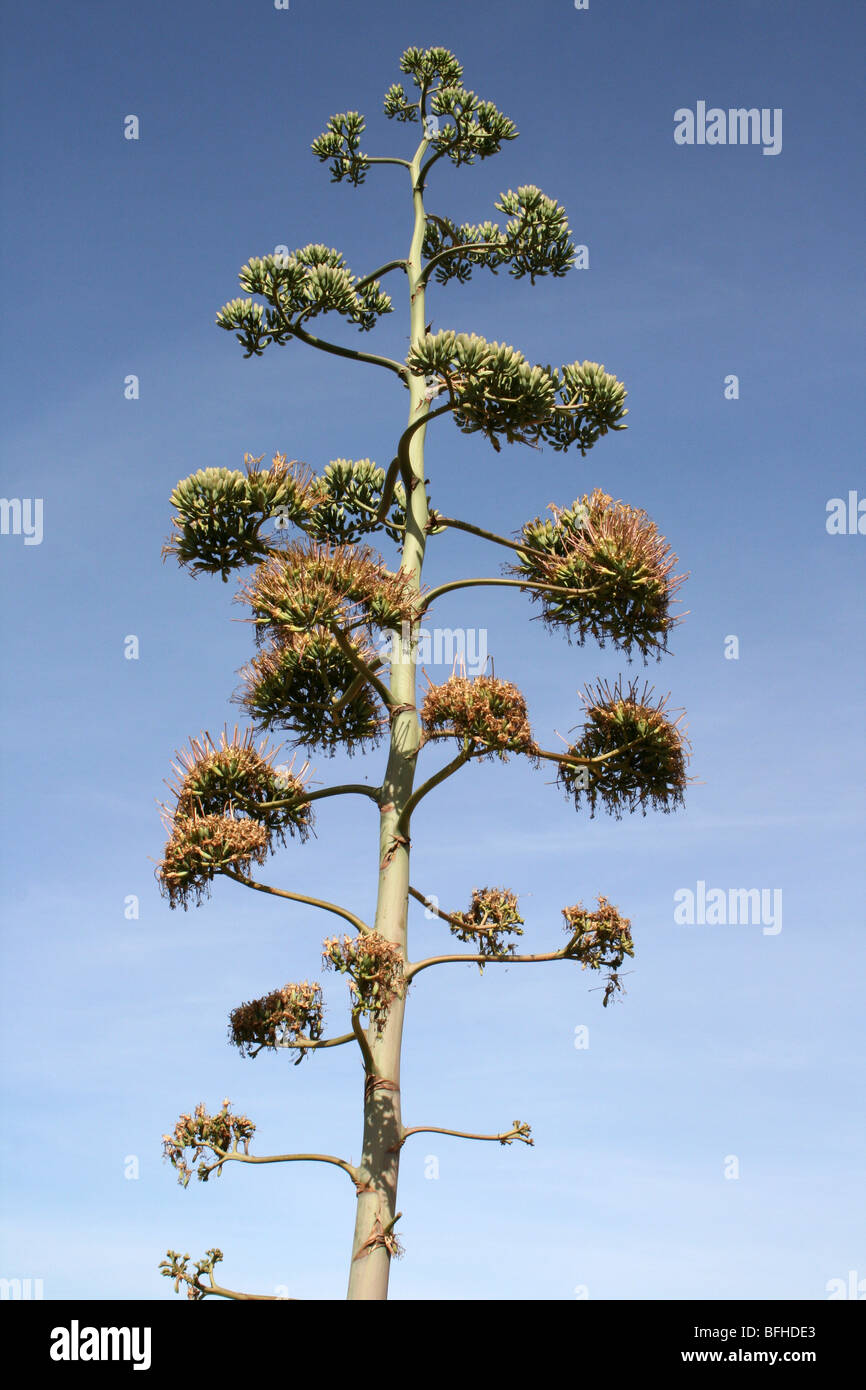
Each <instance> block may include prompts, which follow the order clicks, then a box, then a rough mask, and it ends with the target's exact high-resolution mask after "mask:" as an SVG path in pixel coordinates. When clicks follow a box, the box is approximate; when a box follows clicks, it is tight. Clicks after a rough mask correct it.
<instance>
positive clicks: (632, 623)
mask: <svg viewBox="0 0 866 1390" xmlns="http://www.w3.org/2000/svg"><path fill="white" fill-rule="evenodd" d="M551 511H552V512H553V519H552V520H550V519H546V520H542V519H541V518H540V517H536V518H535V520H534V521H530V522H527V523H526V525H525V526H524V527H523V536H522V538H523V540H524V541H525V543H526V545H527V550H526V551H525V552H522V553H521V558H520V563H519V564H517V565H513V566H508V571H509V572H510V573H512V574H517V575H520V576H522V577H523V576H525V577H526V578H527V579H529V580H531V581H532V582H533V583H534V584H543V585H550V586H552V587H553V588H556V589H564V590H567V591H568V592H566V593H555V592H545V591H544V590H531V591H530V592H531V593H532V597H533V599H535V600H537V601H539V602H540V603H541V607H542V615H541V616H542V618H543V620H544V622H545V623H546V624H547V625H548V626H550V627H561V628H564V629H565V631H566V633H567V635H568V638H569V641H570V640H571V637H572V634H574V635H575V636H576V638H577V641H578V643H579V645H581V646H582V645H583V642H584V640H585V638H586V636H587V635H588V634H589V635H591V636H593V637H594V638H595V639H596V640H597V641H598V642H599V644H600V645H601V646H604V644H605V639H606V638H609V639H610V641H611V642H612V643H613V645H614V646H615V647H618V648H620V649H622V650H624V651H626V652H630V651H631V649H632V647H637V649H638V651H639V652H640V653H641V655H642V656H643V657H644V659H646V656H647V654H648V653H653V654H655V655H658V656H660V655H661V652H662V651H663V650H665V649H666V647H667V640H668V633H669V632H670V630H671V628H672V627H673V626H674V625H675V624H676V623H677V622H678V621H679V619H678V618H676V617H673V616H672V615H671V613H670V605H671V602H672V600H673V597H674V595H675V593H676V591H677V589H678V588H679V586H680V585H681V584H682V582H683V579H684V576H681V575H678V576H674V575H673V573H672V572H673V569H674V567H675V565H676V556H675V555H673V554H672V553H671V551H670V550H669V548H668V546H667V544H666V542H665V540H664V537H663V536H660V535H659V533H658V531H657V529H656V526H655V524H654V523H653V522H652V521H651V520H650V518H649V517H648V516H647V514H646V512H643V511H639V510H637V509H635V508H633V507H629V506H626V505H625V504H624V503H622V502H614V501H613V499H612V498H611V497H609V496H608V495H607V493H605V492H602V491H601V489H599V488H596V490H595V491H594V492H593V493H592V494H591V495H590V496H584V497H583V498H582V499H578V500H577V501H575V502H574V503H573V504H572V506H571V507H567V508H558V507H551Z"/></svg>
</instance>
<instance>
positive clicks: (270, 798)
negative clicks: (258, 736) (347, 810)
mask: <svg viewBox="0 0 866 1390" xmlns="http://www.w3.org/2000/svg"><path fill="white" fill-rule="evenodd" d="M275 756H276V750H271V749H269V748H268V744H267V740H263V742H262V743H261V744H260V745H259V747H258V748H256V747H255V744H254V736H253V732H252V730H249V729H248V730H247V731H246V732H245V733H244V734H243V735H241V734H240V733H239V731H238V729H237V727H235V730H234V733H233V734H232V736H231V738H229V737H228V733H227V731H226V730H224V731H223V732H222V734H221V735H220V741H219V743H218V744H217V743H215V742H214V740H213V739H212V738H211V736H210V734H209V733H204V734H202V735H200V737H198V738H193V739H190V746H189V749H184V750H183V751H182V752H181V753H180V754H179V755H178V762H177V763H174V764H173V765H172V766H173V769H174V772H175V775H176V779H177V780H176V782H175V783H173V784H169V785H170V786H171V789H172V791H173V792H174V793H175V796H176V798H177V805H176V808H175V811H174V817H175V819H176V820H184V819H186V818H188V817H189V816H192V815H199V816H207V815H231V816H237V815H239V814H243V813H244V812H246V813H248V814H250V815H251V816H253V817H254V818H255V819H256V820H257V821H258V822H259V824H260V825H263V826H265V828H266V829H267V830H268V832H269V833H270V835H271V837H272V839H276V840H279V841H280V843H282V844H285V842H286V839H285V837H286V834H287V833H288V834H289V835H295V834H296V835H298V836H299V838H300V839H301V840H305V839H306V838H307V836H308V835H309V834H310V831H311V829H312V825H313V808H312V806H311V804H310V802H309V801H308V800H306V797H305V791H304V776H305V774H306V772H307V771H308V764H306V763H305V764H304V765H303V767H301V768H300V769H299V771H298V772H295V771H294V768H293V767H291V766H290V767H275V766H274V757H275ZM270 802H281V803H284V804H281V805H279V806H270V805H268V804H267V803H270Z"/></svg>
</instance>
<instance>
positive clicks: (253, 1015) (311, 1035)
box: [229, 980, 323, 1062]
mask: <svg viewBox="0 0 866 1390" xmlns="http://www.w3.org/2000/svg"><path fill="white" fill-rule="evenodd" d="M322 1007H323V1006H322V990H321V987H320V986H319V985H318V984H312V985H311V984H310V983H309V982H308V981H307V980H303V981H302V982H301V983H300V984H289V985H283V987H282V989H275V990H273V991H272V992H271V993H270V994H265V995H264V996H263V997H262V998H261V999H251V1000H250V1001H249V1003H246V1004H240V1005H239V1006H238V1007H237V1008H236V1009H233V1010H232V1013H231V1016H230V1019H229V1039H230V1041H231V1042H233V1043H234V1045H235V1047H237V1048H239V1049H240V1053H241V1056H247V1057H255V1056H256V1054H257V1053H258V1052H261V1050H262V1048H263V1047H270V1048H277V1047H285V1046H286V1044H287V1043H292V1042H295V1041H296V1040H297V1039H298V1038H299V1037H301V1036H303V1037H305V1038H307V1039H308V1040H309V1041H311V1042H316V1041H317V1039H318V1038H320V1037H321V1036H322V1027H323V1023H322ZM308 1051H309V1049H308V1048H305V1047H300V1048H298V1049H297V1052H298V1056H297V1059H296V1060H297V1062H300V1061H302V1060H303V1058H304V1057H305V1056H306V1055H307V1052H308Z"/></svg>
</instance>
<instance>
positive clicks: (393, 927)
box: [347, 140, 428, 1299]
mask: <svg viewBox="0 0 866 1390" xmlns="http://www.w3.org/2000/svg"><path fill="white" fill-rule="evenodd" d="M427 145H428V142H427V141H426V140H422V142H421V144H420V145H419V147H418V150H417V151H416V154H415V158H414V159H413V161H412V164H411V166H410V177H411V180H412V201H413V208H414V214H415V220H414V230H413V234H412V242H411V246H410V249H409V256H408V260H407V264H406V273H407V276H408V281H409V295H410V340H411V343H412V345H413V346H415V345H416V344H417V343H419V342H420V341H421V339H422V338H423V337H424V329H425V315H424V297H425V295H424V291H425V286H424V283H423V278H422V264H421V248H422V244H423V240H424V232H425V228H426V218H425V213H424V199H423V183H422V180H421V177H420V174H421V159H422V156H423V153H424V151H425V150H426V148H427ZM406 376H407V380H408V384H409V424H410V425H413V424H416V423H417V421H418V419H419V412H420V410H421V409H422V408H423V409H424V410H425V411H426V409H427V408H428V405H427V402H426V398H425V390H426V384H425V381H424V378H423V377H419V376H414V375H412V374H411V373H409V372H408V370H407V373H406ZM425 433H426V425H421V426H420V428H418V429H416V430H414V431H413V433H412V436H411V438H410V440H409V443H408V453H409V463H410V467H411V472H412V477H413V479H416V480H417V482H416V484H415V486H414V487H412V489H411V491H410V493H409V496H408V497H407V499H406V532H405V536H404V540H403V552H402V557H401V564H402V568H403V570H404V571H405V572H406V573H407V574H409V575H410V576H411V584H412V587H413V588H414V589H415V590H416V591H418V590H420V587H421V568H422V565H423V562H424V545H425V539H426V527H427V490H426V487H425V485H424V436H425ZM416 636H417V624H416V625H415V627H414V628H413V631H412V639H413V640H412V641H411V642H410V643H409V644H404V643H402V642H400V643H395V644H394V648H395V651H394V656H393V658H392V665H391V686H390V693H391V698H392V701H393V703H394V704H395V705H398V706H408V707H409V708H407V709H401V711H400V713H398V714H396V715H395V716H394V718H393V719H392V721H391V741H390V747H389V753H388V764H387V768H386V771H385V777H384V780H383V783H382V795H381V800H380V803H379V804H380V810H381V823H380V834H379V891H378V899H377V903H376V917H375V930H376V931H377V932H379V933H380V935H381V936H384V937H385V938H386V939H387V940H388V941H393V942H396V943H397V945H398V946H399V947H400V950H401V952H402V954H403V957H404V959H405V958H406V956H407V924H408V915H409V912H408V908H409V845H408V842H407V840H406V839H404V838H403V837H402V836H401V835H400V826H401V824H402V823H403V817H404V812H405V810H406V807H407V804H408V802H409V799H410V797H411V795H412V787H413V783H414V780H415V763H416V760H417V757H418V748H419V746H420V738H421V726H420V722H419V719H418V714H417V711H416V706H415V698H416V692H415V683H416V670H415V659H414V648H415V639H416ZM407 646H408V650H407V649H406V648H407ZM406 834H407V836H408V828H407V831H406ZM404 1010H405V998H404V997H398V998H396V999H395V1000H394V1002H393V1003H392V1005H391V1007H390V1009H389V1011H388V1016H387V1019H386V1021H385V1022H384V1024H383V1026H382V1029H381V1032H377V1030H376V1027H375V1025H374V1024H371V1026H370V1027H369V1028H368V1029H367V1031H366V1041H367V1056H366V1058H365V1072H366V1075H365V1087H364V1135H363V1149H362V1155H361V1161H360V1163H359V1164H358V1182H357V1187H358V1208H357V1214H356V1219H355V1234H354V1239H353V1242H352V1262H351V1268H350V1273H349V1289H348V1295H347V1296H348V1298H350V1299H385V1298H387V1296H388V1276H389V1273H390V1267H391V1251H390V1249H389V1248H388V1245H387V1243H386V1240H387V1239H388V1238H389V1237H388V1235H387V1233H389V1232H390V1231H391V1230H392V1228H393V1224H394V1222H395V1220H396V1218H397V1179H398V1174H399V1168H400V1149H401V1145H402V1138H403V1123H402V1118H401V1111H400V1052H401V1047H402V1041H403V1015H404ZM371 1068H372V1071H371Z"/></svg>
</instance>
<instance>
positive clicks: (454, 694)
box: [421, 675, 537, 762]
mask: <svg viewBox="0 0 866 1390" xmlns="http://www.w3.org/2000/svg"><path fill="white" fill-rule="evenodd" d="M421 724H422V727H423V730H424V733H425V735H426V737H427V738H430V737H434V736H436V735H437V734H446V735H452V736H453V737H454V738H456V739H459V740H460V741H461V742H462V741H463V740H464V739H470V740H472V741H473V742H474V743H476V744H478V745H479V746H480V747H482V748H485V749H486V750H487V754H486V755H485V756H488V755H489V756H490V757H494V756H496V757H499V758H501V759H502V760H503V761H504V762H507V761H508V756H507V755H508V753H509V752H512V753H525V754H526V755H527V756H529V757H532V756H533V755H534V753H535V752H536V748H537V745H536V743H535V741H534V740H533V737H532V730H531V729H530V727H529V719H528V716H527V713H526V701H525V700H524V698H523V695H522V694H521V693H520V691H519V690H518V688H517V686H516V685H511V684H510V682H508V681H502V680H498V679H497V678H496V677H495V676H476V677H475V678H474V679H470V678H469V677H467V676H456V675H455V676H451V677H450V678H449V679H448V680H447V681H445V683H444V684H443V685H431V686H430V688H429V690H428V691H427V694H426V696H425V698H424V703H423V705H422V707H421Z"/></svg>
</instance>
